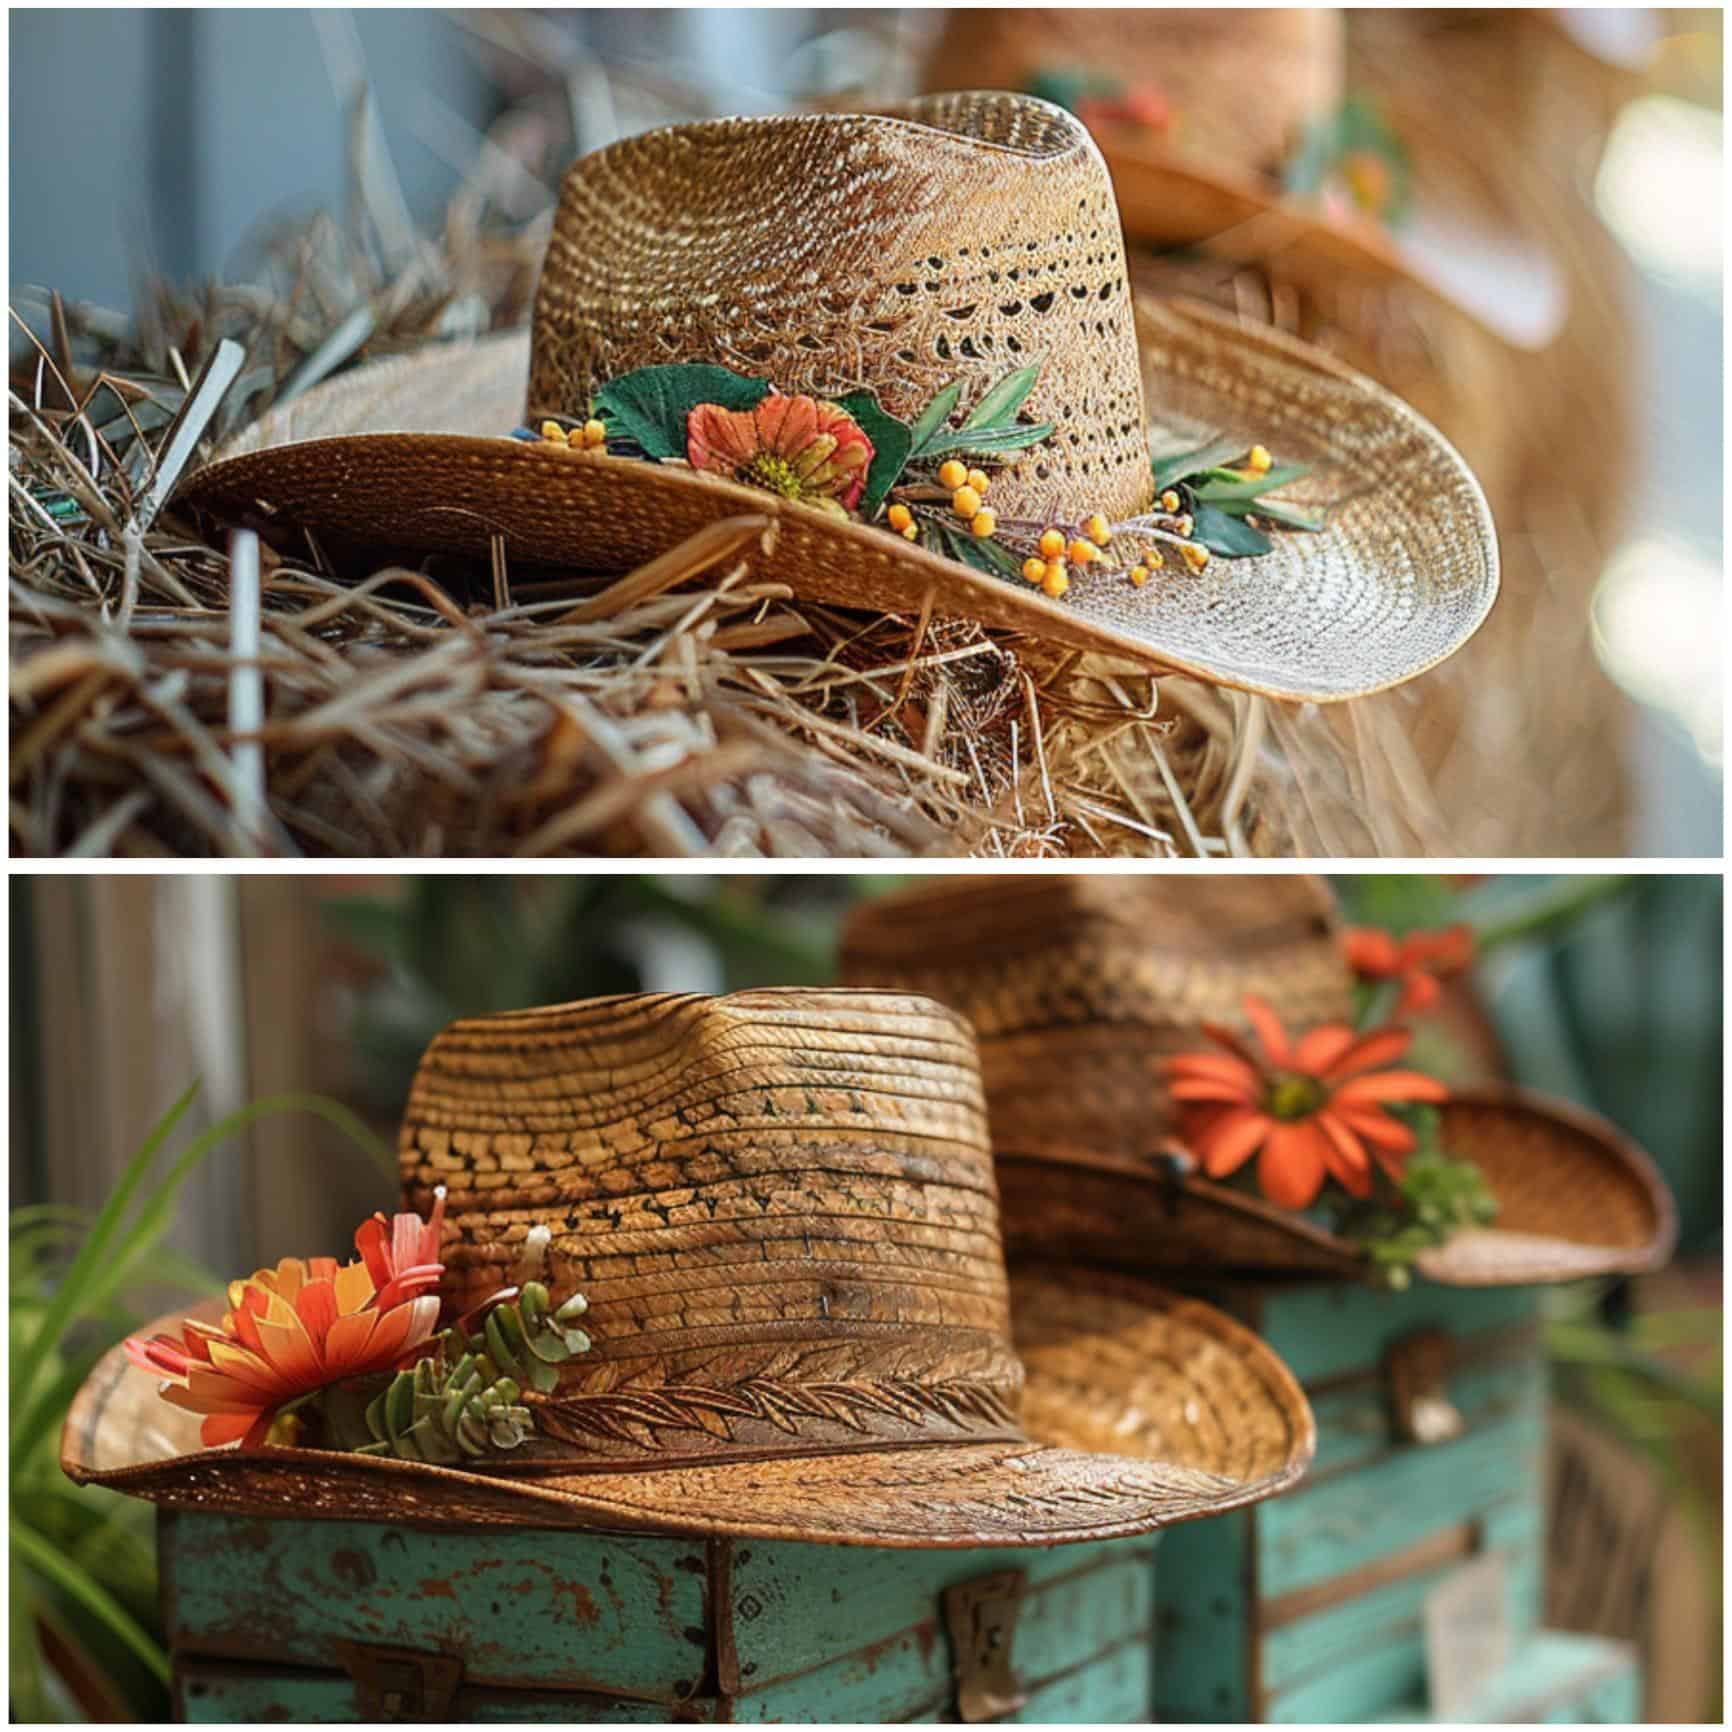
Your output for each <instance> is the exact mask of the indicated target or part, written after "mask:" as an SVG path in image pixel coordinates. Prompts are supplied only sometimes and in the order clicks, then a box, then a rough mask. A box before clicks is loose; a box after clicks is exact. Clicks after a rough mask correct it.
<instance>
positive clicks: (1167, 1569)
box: [1154, 1510, 1257, 1722]
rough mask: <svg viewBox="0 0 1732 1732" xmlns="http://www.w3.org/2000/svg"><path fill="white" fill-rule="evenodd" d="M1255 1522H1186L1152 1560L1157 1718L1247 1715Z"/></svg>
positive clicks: (1231, 1518)
mask: <svg viewBox="0 0 1732 1732" xmlns="http://www.w3.org/2000/svg"><path fill="white" fill-rule="evenodd" d="M1254 1519H1255V1518H1254V1516H1253V1514H1252V1512H1250V1511H1248V1510H1242V1511H1236V1512H1234V1513H1233V1514H1231V1515H1222V1516H1213V1517H1210V1518H1209V1519H1208V1520H1205V1521H1196V1522H1181V1523H1180V1524H1179V1525H1178V1526H1177V1527H1173V1528H1169V1529H1168V1530H1167V1531H1166V1532H1165V1533H1164V1534H1162V1536H1161V1544H1160V1548H1159V1550H1158V1551H1157V1552H1156V1554H1155V1572H1154V1573H1155V1702H1156V1708H1155V1715H1156V1718H1157V1719H1158V1720H1162V1721H1174V1722H1183V1721H1198V1720H1245V1719H1248V1718H1249V1717H1250V1714H1251V1706H1250V1689H1251V1671H1252V1646H1253V1642H1254V1627H1253V1614H1254V1609H1255V1600H1256V1591H1257V1585H1256V1563H1255V1557H1254V1555H1253V1554H1254V1551H1255V1536H1254V1534H1253V1523H1254Z"/></svg>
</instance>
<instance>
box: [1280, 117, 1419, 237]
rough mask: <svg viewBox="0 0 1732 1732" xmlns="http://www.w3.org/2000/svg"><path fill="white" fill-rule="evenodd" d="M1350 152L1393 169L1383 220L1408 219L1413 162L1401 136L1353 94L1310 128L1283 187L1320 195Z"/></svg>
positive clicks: (1302, 194)
mask: <svg viewBox="0 0 1732 1732" xmlns="http://www.w3.org/2000/svg"><path fill="white" fill-rule="evenodd" d="M1350 156H1367V157H1375V158H1376V159H1377V160H1378V161H1380V162H1381V163H1382V164H1383V165H1384V167H1385V168H1386V169H1387V170H1388V173H1389V199H1388V203H1387V204H1386V205H1385V207H1384V209H1383V211H1382V212H1381V220H1382V221H1383V222H1385V223H1387V224H1388V225H1389V226H1390V227H1391V228H1399V227H1400V226H1401V224H1402V223H1403V222H1405V221H1406V219H1407V216H1408V214H1409V210H1410V208H1411V205H1412V202H1413V175H1412V164H1411V163H1410V161H1409V159H1408V154H1407V150H1406V148H1405V146H1403V144H1402V142H1401V140H1400V139H1399V138H1398V137H1397V136H1396V135H1395V133H1394V132H1393V131H1392V130H1391V128H1390V126H1389V124H1388V123H1387V122H1386V121H1385V120H1384V119H1383V117H1382V115H1380V114H1379V113H1378V111H1377V110H1376V108H1374V107H1373V106H1372V105H1371V104H1370V103H1369V102H1367V101H1366V100H1365V98H1364V97H1362V96H1350V97H1349V98H1348V99H1347V100H1346V101H1345V102H1344V103H1343V104H1342V105H1341V107H1340V108H1339V109H1337V110H1336V112H1335V113H1334V114H1330V115H1325V116H1323V117H1322V118H1321V119H1319V120H1314V121H1312V122H1311V124H1310V125H1309V126H1307V127H1306V129H1305V132H1304V134H1303V136H1302V137H1301V138H1300V141H1299V144H1298V146H1297V148H1296V149H1295V150H1294V152H1293V154H1292V156H1290V157H1289V158H1288V160H1287V163H1286V165H1285V166H1284V167H1283V168H1282V170H1281V187H1282V190H1283V191H1284V192H1286V193H1288V194H1289V195H1290V196H1292V197H1294V198H1301V199H1314V198H1316V197H1317V196H1318V195H1319V194H1320V193H1321V192H1322V190H1323V187H1324V184H1325V182H1327V181H1328V179H1329V177H1330V176H1331V175H1332V174H1334V173H1335V172H1336V171H1337V170H1338V169H1339V168H1340V167H1341V165H1342V163H1343V161H1344V160H1345V159H1346V158H1348V157H1350Z"/></svg>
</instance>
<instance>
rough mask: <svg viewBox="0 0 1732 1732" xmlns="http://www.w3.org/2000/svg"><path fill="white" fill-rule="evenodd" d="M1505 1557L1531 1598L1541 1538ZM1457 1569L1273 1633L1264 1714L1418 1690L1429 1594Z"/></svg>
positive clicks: (1339, 1712)
mask: <svg viewBox="0 0 1732 1732" xmlns="http://www.w3.org/2000/svg"><path fill="white" fill-rule="evenodd" d="M1508 1557H1509V1572H1510V1583H1509V1587H1510V1596H1511V1599H1512V1600H1514V1599H1516V1598H1517V1597H1520V1598H1523V1599H1527V1598H1530V1597H1532V1596H1533V1595H1534V1594H1535V1592H1536V1590H1537V1584H1538V1580H1539V1575H1540V1570H1541V1567H1542V1566H1541V1561H1540V1553H1539V1547H1538V1543H1537V1536H1536V1540H1535V1543H1533V1544H1531V1545H1530V1546H1529V1547H1528V1548H1527V1549H1525V1550H1523V1551H1520V1552H1512V1553H1510V1554H1508ZM1459 1567H1460V1566H1459V1565H1452V1566H1450V1567H1449V1568H1446V1569H1441V1570H1432V1571H1428V1572H1427V1573H1426V1574H1424V1575H1422V1576H1415V1577H1413V1578H1411V1579H1410V1580H1408V1581H1405V1582H1398V1583H1394V1584H1392V1585H1391V1586H1390V1587H1387V1588H1382V1589H1379V1590H1378V1591H1377V1592H1376V1593H1374V1594H1364V1595H1361V1596H1360V1597H1359V1598H1358V1599H1357V1600H1350V1601H1348V1602H1347V1603H1346V1604H1345V1605H1341V1606H1335V1607H1332V1608H1330V1610H1328V1611H1327V1612H1322V1613H1319V1614H1318V1615H1317V1616H1316V1617H1313V1618H1307V1619H1304V1620H1303V1621H1302V1622H1300V1623H1297V1624H1291V1625H1288V1626H1287V1627H1286V1628H1284V1629H1280V1630H1275V1631H1272V1632H1271V1633H1270V1634H1269V1635H1268V1636H1267V1637H1265V1638H1264V1641H1263V1648H1262V1659H1263V1687H1264V1689H1265V1691H1266V1692H1267V1696H1266V1700H1265V1712H1264V1718H1265V1719H1266V1720H1270V1721H1286V1722H1291V1721H1295V1720H1340V1719H1355V1718H1359V1717H1361V1716H1363V1715H1364V1714H1367V1713H1369V1712H1371V1710H1372V1709H1373V1708H1376V1707H1378V1706H1381V1705H1382V1704H1384V1703H1388V1702H1396V1701H1399V1700H1401V1699H1402V1698H1403V1697H1406V1696H1410V1695H1412V1694H1413V1693H1414V1692H1415V1691H1416V1690H1418V1689H1420V1688H1421V1687H1422V1686H1423V1684H1424V1681H1425V1629H1424V1623H1423V1615H1424V1607H1425V1597H1426V1595H1427V1594H1429V1593H1430V1592H1431V1590H1432V1589H1433V1588H1435V1587H1436V1586H1437V1585H1438V1584H1439V1583H1440V1582H1442V1581H1443V1580H1444V1579H1445V1578H1446V1577H1447V1576H1448V1575H1449V1574H1450V1571H1451V1569H1454V1568H1459ZM1362 1674H1364V1679H1363V1681H1361V1675H1362ZM1354 1701H1357V1705H1356V1706H1350V1705H1348V1704H1350V1703H1353V1702H1354Z"/></svg>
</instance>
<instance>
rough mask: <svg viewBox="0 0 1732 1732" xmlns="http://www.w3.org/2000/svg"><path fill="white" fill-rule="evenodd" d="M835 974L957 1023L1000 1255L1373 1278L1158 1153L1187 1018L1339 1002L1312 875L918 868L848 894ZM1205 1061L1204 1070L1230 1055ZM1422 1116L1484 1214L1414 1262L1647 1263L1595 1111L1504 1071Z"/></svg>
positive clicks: (1621, 1266) (1631, 1188) (1351, 1247)
mask: <svg viewBox="0 0 1732 1732" xmlns="http://www.w3.org/2000/svg"><path fill="white" fill-rule="evenodd" d="M843 972H844V975H845V977H846V978H847V979H849V980H851V981H854V982H857V983H871V984H874V985H881V986H892V985H893V986H897V987H901V988H903V989H905V990H909V991H918V992H922V993H926V994H929V995H931V996H932V997H934V998H936V999H938V1000H940V1002H942V1003H946V1004H949V1005H951V1006H953V1007H954V1008H955V1009H957V1010H959V1011H961V1012H962V1013H963V1014H964V1015H966V1016H967V1017H968V1018H969V1019H970V1020H971V1021H972V1022H973V1024H974V1026H975V1030H976V1033H977V1035H978V1037H979V1040H980V1051H981V1069H982V1074H983V1076H984V1078H985V1082H986V1094H987V1102H988V1106H989V1109H990V1112H991V1118H992V1136H993V1145H994V1148H995V1150H996V1151H997V1155H998V1174H999V1187H1000V1192H1001V1195H1002V1198H1003V1209H1004V1219H1005V1235H1006V1240H1007V1243H1008V1244H1009V1245H1010V1247H1011V1249H1012V1251H1013V1252H1015V1251H1017V1250H1019V1249H1026V1250H1032V1251H1036V1252H1039V1253H1042V1254H1053V1255H1059V1254H1062V1255H1066V1256H1077V1257H1094V1258H1099V1259H1101V1260H1103V1261H1109V1262H1113V1263H1117V1264H1120V1265H1122V1266H1125V1267H1129V1268H1136V1269H1144V1268H1167V1269H1172V1268H1180V1269H1187V1270H1194V1269H1204V1268H1207V1269H1212V1270H1217V1271H1218V1270H1222V1269H1229V1268H1230V1269H1237V1270H1257V1271H1281V1272H1293V1273H1306V1272H1315V1273H1319V1274H1333V1275H1348V1276H1351V1275H1365V1274H1369V1273H1370V1265H1369V1263H1368V1261H1367V1258H1366V1255H1365V1252H1364V1249H1363V1247H1362V1246H1361V1245H1360V1244H1358V1243H1356V1242H1355V1241H1353V1240H1351V1239H1349V1238H1346V1237H1343V1236H1341V1235H1339V1234H1337V1233H1336V1232H1334V1231H1332V1230H1330V1227H1329V1226H1328V1225H1327V1224H1322V1223H1320V1222H1319V1221H1318V1220H1316V1219H1314V1218H1313V1217H1312V1216H1308V1215H1306V1214H1304V1213H1302V1212H1300V1211H1298V1210H1296V1209H1292V1208H1283V1207H1280V1206H1277V1204H1275V1203H1273V1202H1271V1201H1269V1200H1268V1199H1267V1197H1266V1196H1259V1195H1252V1194H1249V1193H1247V1192H1245V1191H1241V1190H1236V1189H1232V1188H1229V1186H1228V1185H1227V1184H1226V1183H1222V1182H1217V1181H1216V1180H1214V1179H1210V1178H1206V1177H1204V1176H1202V1174H1201V1172H1200V1171H1198V1170H1196V1168H1195V1167H1194V1165H1192V1164H1191V1163H1183V1164H1180V1163H1176V1162H1174V1161H1171V1160H1168V1159H1163V1158H1162V1157H1163V1156H1164V1155H1165V1153H1166V1152H1167V1151H1168V1150H1171V1149H1172V1148H1173V1147H1174V1145H1175V1142H1176V1140H1178V1139H1177V1138H1176V1133H1177V1131H1178V1129H1179V1124H1180V1119H1179V1113H1178V1111H1177V1110H1176V1102H1175V1100H1174V1098H1173V1096H1172V1095H1171V1094H1170V1093H1169V1089H1170V1088H1173V1087H1177V1084H1176V1083H1172V1082H1168V1081H1164V1080H1163V1077H1164V1071H1163V1065H1162V1061H1163V1060H1166V1059H1170V1058H1171V1057H1172V1056H1173V1055H1176V1054H1179V1053H1186V1052H1193V1051H1195V1050H1197V1049H1198V1048H1201V1047H1206V1046H1208V1045H1209V1044H1210V1043H1209V1041H1208V1040H1207V1039H1205V1038H1204V1025H1205V1024H1210V1023H1214V1024H1225V1025H1227V1026H1229V1027H1231V1028H1237V1029H1240V1030H1245V1029H1247V1027H1248V1023H1247V1016H1246V1011H1245V1009H1244V1002H1245V997H1246V994H1247V993H1255V994H1258V995H1260V996H1261V998H1262V999H1263V1000H1264V1001H1265V1002H1266V1003H1267V1005H1268V1006H1269V1007H1270V1009H1271V1010H1272V1011H1273V1013H1274V1015H1275V1017H1277V1018H1278V1019H1279V1020H1280V1022H1281V1023H1282V1024H1283V1025H1285V1027H1286V1029H1288V1030H1290V1031H1292V1032H1293V1033H1294V1034H1295V1035H1298V1034H1299V1033H1300V1032H1301V1031H1304V1030H1307V1029H1313V1028H1316V1027H1317V1025H1319V1024H1324V1023H1330V1022H1343V1021H1348V1020H1350V1016H1351V1006H1352V1002H1353V986H1354V977H1353V974H1352V972H1351V971H1350V969H1349V967H1348V965H1347V962H1346V960H1345V956H1344V950H1343V945H1342V936H1341V933H1340V931H1339V930H1338V926H1337V921H1336V916H1335V911H1334V906H1333V902H1332V899H1331V897H1330V894H1329V891H1328V889H1327V887H1326V886H1325V885H1324V884H1323V883H1322V881H1320V880H1317V879H1311V878H1305V877H1298V876H1281V877H1254V878H1239V877H1231V876H1228V877H1222V876H1213V875H1212V876H1208V877H1183V878H1141V877H1089V878H1047V877H1041V878H1024V879H992V880H985V879H978V880H977V879H958V878H943V879H935V880H931V881H929V882H927V883H926V884H924V885H923V886H921V887H919V888H917V889H912V890H909V891H906V892H900V893H897V894H894V895H891V896H888V897H885V898H882V899H880V900H877V901H874V902H869V903H866V904H863V905H862V906H861V907H860V908H859V909H858V910H857V911H856V912H855V915H854V917H853V918H852V919H851V921H850V922H849V925H848V928H847V931H846V934H845V938H844V943H843ZM1259 1032H1261V1031H1259ZM1301 1056H1303V1055H1301ZM1205 1062H1211V1061H1205ZM1212 1062H1213V1063H1214V1064H1216V1065H1218V1066H1226V1067H1228V1068H1227V1070H1224V1071H1222V1072H1221V1073H1220V1074H1223V1075H1225V1074H1229V1072H1231V1071H1232V1067H1233V1066H1234V1065H1235V1064H1236V1063H1237V1062H1238V1061H1234V1060H1231V1059H1228V1058H1225V1057H1222V1058H1218V1059H1216V1060H1214V1061H1212ZM1286 1068H1288V1066H1287V1065H1286V1063H1285V1062H1283V1064H1281V1065H1278V1066H1276V1067H1275V1070H1274V1072H1273V1073H1272V1074H1271V1075H1270V1077H1269V1079H1268V1081H1267V1084H1266V1085H1265V1086H1266V1087H1267V1089H1268V1091H1269V1092H1268V1094H1267V1096H1266V1097H1264V1099H1263V1101H1262V1102H1261V1103H1260V1104H1262V1105H1265V1106H1267V1105H1268V1103H1269V1102H1270V1101H1272V1100H1273V1099H1274V1093H1275V1090H1277V1089H1278V1088H1279V1087H1280V1086H1281V1084H1282V1081H1283V1080H1284V1079H1283V1077H1282V1075H1281V1074H1280V1073H1281V1071H1282V1070H1284V1069H1286ZM1291 1068H1292V1069H1294V1070H1298V1069H1301V1068H1303V1067H1302V1065H1301V1064H1300V1063H1299V1062H1298V1061H1297V1060H1296V1061H1293V1063H1292V1065H1291ZM1235 1074H1237V1073H1235ZM1394 1098H1404V1097H1401V1096H1396V1097H1394ZM1269 1110H1270V1111H1272V1112H1273V1111H1277V1110H1278V1109H1276V1108H1275V1107H1273V1106H1269ZM1350 1111H1351V1117H1350V1125H1351V1126H1358V1127H1360V1131H1361V1132H1369V1134H1372V1135H1375V1134H1376V1133H1377V1131H1378V1129H1379V1125H1378V1117H1377V1115H1376V1114H1373V1115H1371V1116H1370V1117H1369V1118H1368V1117H1366V1116H1365V1114H1364V1108H1363V1107H1362V1106H1356V1107H1354V1108H1353V1109H1351V1110H1350ZM1437 1111H1438V1114H1439V1122H1438V1142H1439V1144H1440V1145H1441V1147H1442V1148H1443V1149H1444V1150H1445V1151H1446V1152H1447V1153H1448V1154H1449V1155H1451V1156H1453V1157H1455V1158H1456V1159H1459V1160H1466V1161H1471V1162H1472V1163H1473V1164H1474V1165H1476V1166H1477V1167H1478V1168H1479V1169H1480V1172H1481V1174H1482V1175H1483V1178H1484V1181H1485V1184H1486V1186H1487V1187H1488V1188H1489V1190H1490V1192H1491V1194H1492V1196H1493V1197H1494V1198H1495V1199H1496V1202H1497V1205H1498V1210H1497V1214H1496V1217H1495V1220H1494V1222H1493V1223H1492V1224H1491V1225H1489V1226H1472V1227H1463V1228H1460V1229H1458V1230H1457V1231H1455V1232H1454V1233H1453V1234H1452V1235H1451V1236H1450V1237H1449V1238H1448V1239H1447V1240H1446V1241H1445V1242H1444V1243H1443V1244H1442V1245H1440V1246H1436V1247H1434V1248H1432V1249H1428V1250H1426V1251H1424V1252H1422V1253H1421V1254H1420V1255H1419V1256H1418V1257H1417V1259H1415V1262H1414V1267H1415V1268H1416V1269H1417V1270H1418V1272H1419V1273H1420V1274H1422V1275H1424V1276H1426V1277H1428V1278H1429V1279H1431V1280H1434V1281H1439V1282H1444V1283H1449V1284H1452V1285H1459V1286H1497V1285H1505V1284H1508V1285H1518V1284H1522V1283H1527V1282H1539V1281H1561V1280H1569V1279H1573V1278H1576V1277H1580V1276H1588V1275H1608V1274H1614V1273H1618V1272H1623V1271H1635V1270H1641V1269H1649V1268H1654V1267H1656V1266H1658V1265H1659V1264H1661V1263H1663V1262H1664V1261H1665V1259H1666V1257H1667V1255H1668V1254H1669V1252H1670V1249H1671V1246H1672V1242H1673V1239H1674V1237H1675V1220H1674V1212H1673V1206H1672V1202H1671V1198H1670V1196H1669V1194H1668V1193H1667V1191H1666V1188H1665V1185H1664V1183H1663V1182H1662V1180H1661V1179H1660V1177H1659V1175H1658V1174H1657V1173H1656V1171H1655V1170H1654V1167H1653V1165H1652V1163H1651V1162H1650V1161H1649V1160H1648V1158H1647V1156H1646V1155H1644V1154H1643V1153H1642V1152H1641V1151H1640V1150H1639V1149H1637V1148H1636V1147H1634V1145H1632V1144H1631V1143H1630V1142H1628V1141H1627V1140H1626V1139H1625V1138H1624V1137H1622V1136H1620V1135H1619V1134H1618V1133H1617V1132H1616V1131H1615V1130H1613V1129H1612V1127H1611V1126H1609V1125H1607V1124H1606V1123H1604V1122H1603V1121H1602V1120H1600V1119H1598V1118H1596V1117H1594V1116H1593V1115H1591V1114H1588V1113H1585V1112H1582V1111H1580V1110H1579V1109H1577V1108H1575V1107H1572V1106H1568V1105H1565V1104H1563V1103H1560V1102H1555V1101H1550V1100H1546V1099H1543V1098H1541V1097H1539V1096H1537V1095H1533V1094H1528V1093H1524V1092H1521V1091H1517V1090H1513V1089H1490V1090H1476V1091H1474V1092H1472V1093H1467V1094H1459V1093H1458V1094H1456V1095H1455V1096H1454V1097H1453V1098H1451V1099H1450V1100H1449V1101H1448V1102H1447V1103H1446V1104H1444V1105H1442V1106H1440V1107H1439V1108H1438V1109H1437Z"/></svg>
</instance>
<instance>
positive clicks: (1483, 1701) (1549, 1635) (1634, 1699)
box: [1378, 1630, 1642, 1726]
mask: <svg viewBox="0 0 1732 1732" xmlns="http://www.w3.org/2000/svg"><path fill="white" fill-rule="evenodd" d="M1641 1685H1642V1679H1641V1666H1640V1664H1639V1663H1638V1661H1637V1659H1636V1651H1635V1649H1634V1648H1632V1647H1631V1646H1630V1645H1629V1644H1628V1643H1626V1642H1614V1641H1611V1640H1609V1639H1608V1638H1606V1637H1604V1636H1581V1635H1575V1634H1572V1633H1568V1632H1565V1631H1563V1630H1542V1631H1540V1632H1538V1633H1537V1634H1535V1635H1533V1636H1531V1637H1530V1638H1529V1639H1528V1640H1527V1641H1526V1642H1524V1643H1523V1644H1522V1645H1521V1647H1520V1648H1519V1649H1518V1650H1517V1652H1516V1653H1515V1654H1514V1655H1513V1656H1512V1657H1511V1659H1510V1661H1509V1664H1508V1665H1506V1666H1505V1667H1504V1669H1503V1671H1502V1672H1501V1673H1500V1674H1499V1675H1498V1676H1497V1677H1496V1678H1494V1679H1493V1680H1492V1681H1491V1682H1490V1684H1488V1686H1487V1688H1486V1690H1485V1692H1484V1693H1483V1694H1482V1695H1481V1696H1480V1698H1479V1700H1478V1701H1477V1702H1476V1703H1475V1704H1474V1707H1473V1711H1472V1713H1471V1714H1470V1716H1469V1723H1470V1724H1475V1725H1498V1724H1508V1723H1511V1722H1514V1723H1519V1724H1533V1725H1551V1726H1581V1725H1601V1726H1623V1725H1630V1724H1632V1723H1634V1722H1636V1721H1638V1720H1640V1718H1641V1695H1642V1689H1641ZM1431 1717H1432V1716H1431V1711H1430V1709H1429V1708H1428V1707H1426V1706H1425V1705H1424V1704H1423V1702H1421V1701H1419V1700H1417V1699H1410V1700H1408V1701H1406V1702H1403V1703H1401V1704H1399V1705H1398V1706H1396V1707H1394V1708H1392V1709H1390V1710H1389V1711H1387V1712H1386V1713H1383V1714H1380V1715H1379V1716H1378V1718H1379V1720H1380V1721H1383V1722H1386V1723H1388V1724H1392V1725H1396V1724H1412V1723H1414V1722H1416V1721H1429V1720H1430V1719H1431Z"/></svg>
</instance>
